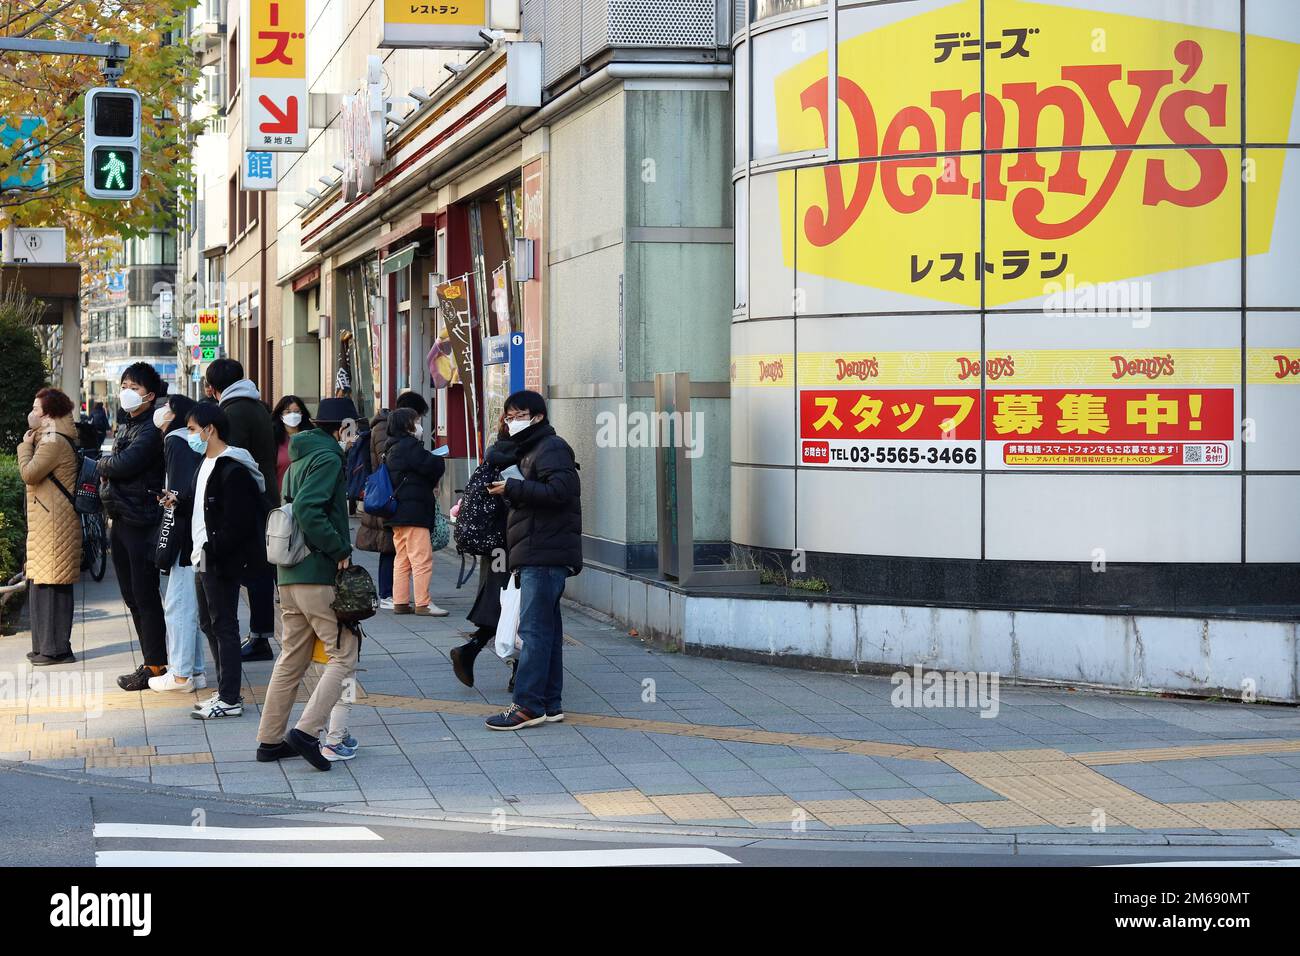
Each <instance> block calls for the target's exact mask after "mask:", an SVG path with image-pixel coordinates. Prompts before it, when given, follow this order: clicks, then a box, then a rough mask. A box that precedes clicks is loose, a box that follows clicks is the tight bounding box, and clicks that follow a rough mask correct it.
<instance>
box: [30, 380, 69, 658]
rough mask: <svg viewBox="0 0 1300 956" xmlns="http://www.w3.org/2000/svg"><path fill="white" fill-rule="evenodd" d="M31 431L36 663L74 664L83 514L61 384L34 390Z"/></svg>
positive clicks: (33, 641) (31, 522)
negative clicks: (76, 586)
mask: <svg viewBox="0 0 1300 956" xmlns="http://www.w3.org/2000/svg"><path fill="white" fill-rule="evenodd" d="M27 424H28V426H29V427H28V430H27V433H26V434H25V435H23V440H22V444H20V445H19V446H18V469H19V473H20V475H21V477H22V480H23V484H25V485H26V486H27V568H26V571H27V580H28V581H29V582H30V585H31V616H32V650H31V653H30V654H28V655H27V659H28V660H29V661H31V662H32V664H34V665H36V666H37V667H42V666H45V665H49V664H72V663H75V662H76V660H77V658H76V656H75V655H74V654H73V653H72V616H73V609H74V602H73V593H72V586H73V585H74V584H76V583H77V581H78V580H80V578H81V518H80V517H79V516H78V514H77V511H76V508H75V507H74V505H73V500H72V494H73V489H75V488H76V485H77V472H78V459H77V450H76V444H75V442H76V435H77V429H76V426H75V425H74V424H73V421H72V399H70V398H68V396H67V395H65V394H64V393H63V392H61V391H59V390H58V389H57V388H43V389H41V390H40V391H39V392H37V393H36V398H35V400H34V401H33V402H32V410H31V412H30V414H28V416H27Z"/></svg>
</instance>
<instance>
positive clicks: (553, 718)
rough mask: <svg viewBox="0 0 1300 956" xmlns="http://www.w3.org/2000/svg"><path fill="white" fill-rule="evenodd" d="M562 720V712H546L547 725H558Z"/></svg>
mask: <svg viewBox="0 0 1300 956" xmlns="http://www.w3.org/2000/svg"><path fill="white" fill-rule="evenodd" d="M563 719H564V711H562V710H548V711H547V712H546V722H547V723H548V724H558V723H559V722H560V721H562V720H563Z"/></svg>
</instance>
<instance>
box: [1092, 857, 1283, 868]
mask: <svg viewBox="0 0 1300 956" xmlns="http://www.w3.org/2000/svg"><path fill="white" fill-rule="evenodd" d="M1110 866H1111V867H1114V868H1119V867H1126V866H1177V867H1183V866H1201V867H1210V866H1268V867H1274V866H1300V859H1286V860H1174V861H1169V862H1163V863H1112V864H1110Z"/></svg>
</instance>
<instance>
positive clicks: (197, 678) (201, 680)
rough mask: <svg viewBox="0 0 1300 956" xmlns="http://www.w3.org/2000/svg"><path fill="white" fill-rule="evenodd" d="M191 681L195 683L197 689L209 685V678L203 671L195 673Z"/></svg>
mask: <svg viewBox="0 0 1300 956" xmlns="http://www.w3.org/2000/svg"><path fill="white" fill-rule="evenodd" d="M190 683H191V684H193V685H194V689H195V690H203V688H205V687H207V686H208V678H207V677H206V676H205V675H203V674H202V673H199V674H195V675H194V676H193V677H191V678H190Z"/></svg>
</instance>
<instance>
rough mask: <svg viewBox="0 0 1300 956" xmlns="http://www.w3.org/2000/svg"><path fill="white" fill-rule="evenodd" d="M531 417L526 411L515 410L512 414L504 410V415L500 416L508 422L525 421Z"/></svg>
mask: <svg viewBox="0 0 1300 956" xmlns="http://www.w3.org/2000/svg"><path fill="white" fill-rule="evenodd" d="M532 417H533V416H532V415H530V414H529V413H528V412H515V413H514V414H513V415H512V414H510V413H509V412H506V413H505V415H503V416H502V418H503V419H504V420H505V421H508V422H526V421H528V420H529V419H530V418H532Z"/></svg>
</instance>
